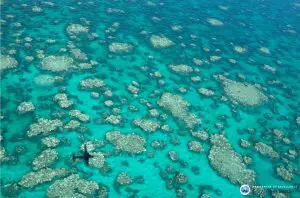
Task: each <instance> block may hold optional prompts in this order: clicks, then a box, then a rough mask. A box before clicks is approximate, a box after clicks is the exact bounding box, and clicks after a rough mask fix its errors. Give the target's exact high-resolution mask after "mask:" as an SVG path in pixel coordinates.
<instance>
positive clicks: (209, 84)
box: [0, 0, 300, 198]
mask: <svg viewBox="0 0 300 198" xmlns="http://www.w3.org/2000/svg"><path fill="white" fill-rule="evenodd" d="M1 4H2V5H1V56H2V55H3V56H10V57H12V58H14V59H16V61H17V62H18V63H17V66H16V67H15V68H12V69H4V68H3V67H4V66H3V65H5V64H6V63H4V58H1V62H0V64H1V67H0V68H1V136H2V139H1V194H2V195H1V196H2V197H53V196H49V194H48V192H49V190H48V189H49V187H50V186H51V185H53V184H54V183H57V182H59V181H60V180H62V179H63V178H66V177H68V176H69V175H71V174H72V173H73V174H78V175H79V176H80V177H81V178H82V179H85V180H89V181H95V182H96V183H97V185H98V186H99V187H104V188H106V190H107V192H108V193H107V194H108V197H113V198H114V197H162V198H169V197H176V196H177V197H201V196H203V197H205V194H206V195H209V196H210V197H234V198H235V197H243V196H242V195H241V193H240V185H241V184H239V183H232V182H231V181H230V179H228V177H226V176H224V173H223V174H222V173H221V172H220V170H217V169H216V168H214V167H213V166H212V164H211V162H210V161H209V158H208V156H209V154H210V152H211V149H212V147H213V145H212V143H211V141H210V140H209V139H208V140H205V141H201V140H197V139H196V138H195V137H193V136H192V135H191V132H193V131H194V132H195V131H202V130H204V131H206V132H207V133H208V134H209V136H210V137H212V136H213V135H215V134H223V135H224V136H225V137H226V139H227V140H228V142H229V143H230V145H231V147H232V148H233V150H234V152H235V154H236V155H239V156H249V157H251V158H252V163H250V164H247V165H245V166H246V168H247V169H250V170H253V171H255V173H256V177H255V183H256V185H265V186H271V189H267V188H265V192H264V194H263V195H262V197H300V187H299V183H300V166H299V164H300V162H299V155H300V152H299V150H300V140H299V137H300V130H299V129H300V99H299V98H300V91H299V90H300V77H299V72H300V68H299V66H300V53H299V52H300V38H299V37H300V34H299V32H300V3H299V2H297V1H294V0H293V1H290V0H287V1H279V0H275V1H261V0H253V1H202V0H187V1H180V2H179V1H174V0H164V1H143V0H142V1H138V0H131V1H130V0H128V1H125V0H116V1H105V0H104V1H102V0H101V1H100V0H95V1H76V0H74V1H73V0H66V1H56V0H54V1H51V2H50V1H26V0H24V1H16V0H14V1H8V0H7V1H6V0H4V1H1ZM35 6H36V7H38V8H41V10H40V12H34V11H33V8H34V7H35ZM209 19H217V20H218V22H219V23H220V22H222V23H221V24H219V25H212V24H210V23H209ZM70 24H81V25H82V26H83V27H86V28H88V32H87V33H86V32H85V33H79V34H74V35H70V34H69V33H68V32H67V27H69V25H70ZM175 25H177V27H180V28H179V29H175V28H174V27H176V26H175ZM172 27H173V29H172ZM153 35H158V36H164V37H166V38H168V39H169V40H171V41H172V42H173V45H172V46H169V47H165V48H155V47H154V46H153V45H152V44H151V39H150V38H151V36H153ZM27 37H30V38H31V39H32V40H31V39H28V38H27ZM49 39H52V40H55V42H53V43H52V42H51V41H49ZM47 40H48V41H47ZM112 43H127V44H129V45H131V46H132V49H131V50H130V51H129V52H126V50H125V51H123V52H117V53H114V52H111V51H110V50H109V45H111V44H112ZM72 45H73V46H72ZM74 46H75V48H77V49H80V50H81V51H82V52H83V53H84V54H85V55H86V56H87V60H84V61H82V60H78V59H76V58H75V57H74V56H72V54H71V52H70V50H71V49H72V47H74ZM234 47H240V48H242V49H245V52H244V53H239V52H237V51H235V50H234ZM261 47H264V48H263V49H268V50H267V51H269V53H266V50H265V52H262V51H260V50H259V49H260V48H261ZM40 50H42V51H43V52H42V53H41V52H40ZM51 55H53V56H65V57H72V58H73V63H74V65H75V66H76V67H77V68H76V69H72V68H71V69H70V68H68V69H67V70H66V71H62V72H53V71H49V70H45V69H43V64H42V62H43V60H45V57H48V56H51ZM28 56H32V57H33V60H32V61H28V60H27V59H28ZM195 58H196V59H199V60H201V64H196V63H197V62H196V61H195ZM213 58H220V59H219V60H213ZM91 60H92V61H96V64H95V65H94V66H93V67H92V68H91V69H78V65H79V64H80V63H90V61H91ZM233 60H234V61H233ZM49 64H50V65H51V64H52V65H53V66H54V67H55V66H57V67H60V66H61V65H63V64H62V63H59V64H58V63H57V62H55V60H54V61H52V62H50V63H49ZM55 64H56V65H55ZM180 64H184V65H187V66H189V68H190V69H192V70H193V71H192V72H174V71H173V70H172V69H170V65H180ZM266 65H268V66H266ZM154 72H159V73H160V75H161V77H157V76H155V75H154ZM41 74H47V75H50V77H51V76H52V77H53V76H58V77H63V80H62V81H61V82H59V83H54V84H50V85H44V86H41V85H37V84H36V82H35V78H36V77H37V76H39V75H41ZM217 75H222V76H223V77H225V78H226V79H227V80H229V82H233V81H236V82H242V83H246V84H247V85H248V86H253V85H254V84H256V87H255V86H253V87H255V90H258V91H259V92H260V93H262V94H264V96H265V97H266V98H267V99H266V100H264V101H262V102H261V103H259V104H257V105H247V102H245V101H244V103H243V102H241V101H240V102H239V101H236V100H235V99H237V98H235V99H233V98H232V97H230V95H229V94H228V93H226V92H225V88H224V87H225V84H226V82H227V81H226V80H224V81H223V80H220V79H218V78H217V77H216V76H217ZM191 77H199V79H200V80H199V81H193V80H192V79H191ZM86 78H99V79H101V80H103V81H104V83H105V87H104V88H103V87H102V88H96V89H87V90H83V89H81V88H80V81H82V80H84V79H86ZM230 80H232V81H230ZM133 81H135V82H137V84H138V85H135V86H134V87H136V88H138V93H137V94H133V93H131V92H130V91H129V90H128V87H129V85H131V84H132V82H133ZM133 84H134V83H133ZM199 88H207V89H209V90H213V92H214V95H213V96H204V95H202V94H200V93H199V91H198V89H199ZM107 89H108V90H111V92H112V96H109V95H106V94H105V93H104V91H105V90H107ZM91 92H97V93H99V97H98V98H95V97H92V95H91ZM166 92H169V93H171V94H174V95H175V94H176V95H179V96H180V97H182V99H183V100H185V101H187V102H188V103H189V104H190V105H189V107H188V108H187V110H186V111H187V112H189V113H193V114H194V115H195V117H197V118H198V119H201V123H198V124H195V125H193V126H192V127H189V126H187V125H188V124H187V123H185V122H183V120H182V119H180V118H179V117H178V116H176V115H174V112H173V113H172V112H171V111H170V110H168V109H167V108H164V107H162V106H160V105H159V101H160V100H161V97H162V96H163V94H164V93H166ZM57 93H66V94H67V96H68V99H69V100H71V101H72V102H73V105H72V106H70V107H68V108H61V107H60V106H59V105H58V103H57V102H56V101H55V100H54V97H55V95H56V94H57ZM236 94H237V95H238V97H242V98H243V97H246V101H250V100H251V97H252V96H249V95H247V93H244V92H243V90H239V91H238V93H236ZM239 94H240V95H239ZM243 94H244V95H243ZM222 97H223V98H222ZM247 97H248V98H247ZM253 97H255V96H253ZM224 98H226V100H225V99H224ZM108 100H111V101H112V102H113V105H112V106H106V105H105V101H108ZM237 100H238V99H237ZM23 101H27V102H32V104H33V105H34V107H35V110H34V111H33V112H26V113H20V112H18V111H17V108H18V106H19V105H20V103H21V102H23ZM175 103H176V102H175ZM176 105H177V106H178V108H175V109H173V111H176V109H177V110H178V111H179V112H182V111H181V110H180V109H181V108H182V106H181V105H180V104H175V106H176ZM132 107H135V109H136V110H133V109H134V108H132ZM74 109H77V110H80V111H81V112H82V113H84V114H86V115H88V116H89V122H80V124H81V127H82V128H81V129H78V128H77V129H74V130H73V129H66V128H65V125H66V124H67V123H68V122H69V121H70V119H71V118H70V116H69V112H70V111H71V110H74ZM150 109H156V110H157V111H158V113H159V116H158V117H155V116H151V115H150V114H149V110H150ZM111 114H113V115H119V116H121V122H120V123H117V124H112V123H108V122H105V117H106V116H107V115H111ZM39 118H45V119H60V120H61V121H62V122H63V126H62V127H60V128H59V129H57V130H54V131H51V132H50V133H49V134H40V135H37V136H35V137H28V136H27V132H28V130H30V126H31V124H34V123H37V120H38V119H39ZM297 118H298V123H297ZM136 119H147V120H152V121H156V122H158V123H160V126H163V125H166V126H168V127H169V128H170V129H171V130H170V131H165V130H163V129H162V127H160V128H158V129H155V130H154V132H151V133H149V132H146V131H144V130H143V129H141V128H140V127H137V126H135V124H134V123H133V122H134V120H136ZM73 120H76V119H73ZM150 128H151V127H150ZM249 128H252V129H255V132H254V133H250V132H249V130H247V129H249ZM274 129H277V130H280V131H281V132H282V136H283V137H285V138H287V139H288V140H289V141H290V142H288V143H286V142H284V141H283V140H282V139H283V138H282V137H281V138H280V137H278V136H276V135H275V133H274ZM110 131H120V133H122V134H129V133H135V134H137V135H139V136H141V137H143V138H144V139H145V145H144V147H145V151H144V152H141V153H139V154H130V153H128V152H124V151H122V150H121V151H120V150H117V149H116V147H115V146H114V145H113V144H112V143H111V142H109V141H108V140H107V138H106V137H105V134H106V133H108V132H110ZM275 131H276V130H275ZM47 136H49V137H56V138H58V139H59V140H60V144H59V145H57V146H56V147H55V148H53V149H54V150H55V151H57V152H58V157H57V159H56V160H55V161H54V162H53V163H50V164H49V165H47V167H49V168H52V169H57V168H65V169H66V170H67V171H68V173H67V174H66V175H64V176H62V177H55V178H53V179H52V180H51V181H45V182H41V183H40V184H38V185H35V186H33V187H31V188H27V187H24V186H22V185H21V184H20V181H21V180H22V178H23V177H24V175H26V174H28V173H30V172H35V171H38V170H33V166H32V162H33V161H34V159H35V158H36V157H37V156H39V155H40V153H41V152H42V151H43V150H45V149H47V148H46V147H45V146H44V145H43V144H42V142H41V141H42V139H43V138H45V137H47ZM241 139H243V140H247V141H248V142H249V143H250V147H249V148H243V147H242V146H241V145H240V140H241ZM95 140H102V141H103V142H104V146H102V147H99V148H96V149H95V150H94V151H95V152H98V153H103V154H105V162H106V168H107V167H109V168H108V169H105V168H103V169H98V168H95V167H91V166H87V164H85V163H84V161H82V160H79V161H76V162H72V155H73V154H75V153H80V152H81V151H80V150H81V146H82V145H84V144H85V143H86V142H88V141H95ZM154 140H162V141H165V143H166V145H165V147H164V148H163V149H155V148H153V146H152V144H151V143H152V142H153V141H154ZM190 141H198V142H199V143H200V144H201V145H202V147H203V150H202V151H201V152H199V153H197V152H192V151H190V150H189V148H188V144H189V142H190ZM257 142H263V143H265V144H267V145H269V146H271V147H272V148H273V150H274V151H275V152H276V153H277V154H278V156H279V157H278V158H277V159H271V158H270V157H268V156H263V155H262V154H261V153H259V152H258V151H256V150H255V148H254V145H255V143H257ZM3 150H5V153H4V152H3ZM170 151H176V152H177V154H178V156H179V160H178V161H172V160H171V159H170V158H169V156H168V153H169V152H170ZM291 153H293V154H291ZM220 161H221V162H222V163H223V162H224V168H225V170H230V168H229V169H228V166H229V165H230V164H228V160H226V159H224V160H222V159H221V160H220ZM241 163H243V164H245V162H244V161H242V162H241ZM280 166H283V167H285V169H286V170H288V173H286V174H292V175H293V176H292V179H291V180H284V179H283V178H282V177H280V176H279V175H278V174H277V173H276V168H277V167H280ZM168 167H172V168H173V169H174V170H173V172H172V171H169V172H168V170H167V168H168ZM195 167H197V168H198V169H199V173H198V174H195V171H193V169H195ZM235 167H236V166H234V164H232V168H233V169H234V168H235ZM104 169H105V170H104ZM121 172H125V173H127V174H128V175H129V176H130V177H131V178H132V182H131V183H130V184H129V185H120V184H117V183H116V178H117V177H118V175H119V174H120V173H121ZM177 172H180V173H182V174H184V175H185V176H186V177H187V178H188V181H187V182H186V183H184V184H180V183H176V181H175V180H174V179H173V178H174V176H175V175H176V173H177ZM226 172H227V171H225V173H226ZM230 174H231V173H230ZM237 174H238V173H237ZM162 175H164V176H162ZM229 177H230V176H229ZM136 178H143V182H138V179H136ZM168 182H169V184H170V183H172V184H173V185H167V183H168ZM288 189H289V190H288ZM79 191H80V190H79ZM179 191H182V193H179ZM81 195H82V196H86V197H105V195H104V193H103V192H102V193H101V192H100V191H99V190H95V191H94V192H93V193H91V194H88V193H81ZM54 197H55V196H54ZM62 197H69V195H68V194H66V196H62ZM75 197H81V196H79V195H76V196H75ZM248 197H259V195H258V194H255V193H252V192H251V195H249V196H248Z"/></svg>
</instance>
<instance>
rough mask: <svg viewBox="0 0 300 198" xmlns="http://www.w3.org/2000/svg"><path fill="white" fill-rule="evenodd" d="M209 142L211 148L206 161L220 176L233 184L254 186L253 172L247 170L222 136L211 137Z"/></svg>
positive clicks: (254, 175)
mask: <svg viewBox="0 0 300 198" xmlns="http://www.w3.org/2000/svg"><path fill="white" fill-rule="evenodd" d="M210 141H211V143H212V147H211V149H210V151H209V155H208V159H209V162H210V164H211V166H212V167H213V168H214V169H215V170H216V171H217V172H218V173H219V174H220V175H222V176H223V177H225V178H228V179H229V180H230V181H231V182H232V183H234V184H240V185H242V184H248V185H252V184H255V177H256V174H255V172H254V171H253V170H250V169H247V167H246V165H245V164H244V163H243V160H242V158H241V157H240V155H238V154H237V153H236V152H235V151H234V150H233V149H232V147H231V145H230V144H229V143H228V140H227V139H226V138H225V137H224V136H223V135H219V134H216V135H213V136H212V137H211V139H210Z"/></svg>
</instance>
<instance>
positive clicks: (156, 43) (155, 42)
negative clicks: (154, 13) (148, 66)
mask: <svg viewBox="0 0 300 198" xmlns="http://www.w3.org/2000/svg"><path fill="white" fill-rule="evenodd" d="M150 41H151V44H152V46H153V47H154V48H168V47H171V46H173V45H175V43H174V42H173V41H171V40H170V39H168V38H167V37H165V36H163V35H161V36H158V35H152V36H151V38H150Z"/></svg>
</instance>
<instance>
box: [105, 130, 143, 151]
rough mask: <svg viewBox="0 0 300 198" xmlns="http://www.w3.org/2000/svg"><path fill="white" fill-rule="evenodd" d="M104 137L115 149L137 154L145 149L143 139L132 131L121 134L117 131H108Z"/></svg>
mask: <svg viewBox="0 0 300 198" xmlns="http://www.w3.org/2000/svg"><path fill="white" fill-rule="evenodd" d="M105 137H106V139H107V140H108V141H109V142H110V143H112V144H113V145H114V146H115V149H116V150H119V151H123V152H128V153H131V154H139V153H142V152H144V151H146V148H145V144H146V141H145V139H144V138H143V137H141V136H139V135H136V134H134V133H130V134H127V135H123V134H121V133H120V132H119V131H110V132H108V133H106V134H105Z"/></svg>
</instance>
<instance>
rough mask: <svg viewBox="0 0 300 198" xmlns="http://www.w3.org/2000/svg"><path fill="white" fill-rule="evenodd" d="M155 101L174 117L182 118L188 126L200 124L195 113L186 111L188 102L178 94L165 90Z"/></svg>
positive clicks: (188, 105)
mask: <svg viewBox="0 0 300 198" xmlns="http://www.w3.org/2000/svg"><path fill="white" fill-rule="evenodd" d="M157 103H158V105H159V106H161V107H163V108H165V109H167V110H168V111H170V112H171V113H172V115H173V116H174V117H176V118H178V119H180V120H182V121H183V122H184V123H185V125H186V126H187V127H189V128H193V127H195V126H196V125H198V124H201V120H200V119H199V118H197V116H196V115H195V114H192V113H190V112H188V107H190V104H189V103H188V102H187V101H185V100H184V99H183V98H182V97H181V96H179V95H173V94H171V93H169V92H165V93H164V94H163V95H162V96H161V98H160V99H159V101H158V102H157Z"/></svg>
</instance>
